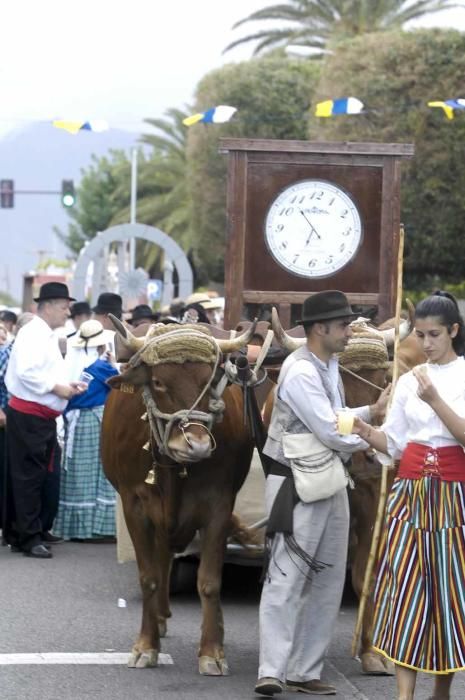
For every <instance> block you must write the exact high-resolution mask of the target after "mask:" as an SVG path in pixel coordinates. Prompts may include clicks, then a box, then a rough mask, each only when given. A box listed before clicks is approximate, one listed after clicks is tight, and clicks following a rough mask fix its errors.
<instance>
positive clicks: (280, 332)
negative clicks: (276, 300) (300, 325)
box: [271, 306, 307, 352]
mask: <svg viewBox="0 0 465 700" xmlns="http://www.w3.org/2000/svg"><path fill="white" fill-rule="evenodd" d="M271 327H272V329H273V332H274V334H275V337H276V340H277V341H278V343H279V344H280V345H281V347H283V348H285V349H286V350H290V351H291V352H293V351H294V350H298V349H299V348H301V347H302V345H305V343H306V342H307V341H306V338H291V336H290V335H288V334H287V333H286V331H285V330H284V328H283V327H282V325H281V321H280V320H279V315H278V312H277V310H276V307H275V306H273V308H272V310H271Z"/></svg>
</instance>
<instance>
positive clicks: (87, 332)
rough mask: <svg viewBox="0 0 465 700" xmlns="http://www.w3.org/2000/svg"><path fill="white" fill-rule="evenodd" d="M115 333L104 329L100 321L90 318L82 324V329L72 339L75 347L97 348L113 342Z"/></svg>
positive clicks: (72, 344)
mask: <svg viewBox="0 0 465 700" xmlns="http://www.w3.org/2000/svg"><path fill="white" fill-rule="evenodd" d="M114 337H115V334H114V332H113V331H107V330H105V329H104V327H103V326H102V324H101V323H100V321H96V320H95V319H93V318H92V319H90V320H89V321H84V323H82V324H81V327H80V329H79V330H78V332H77V333H76V335H75V336H74V337H73V339H72V341H71V347H73V348H97V347H98V346H99V345H106V344H107V343H112V342H113V339H114Z"/></svg>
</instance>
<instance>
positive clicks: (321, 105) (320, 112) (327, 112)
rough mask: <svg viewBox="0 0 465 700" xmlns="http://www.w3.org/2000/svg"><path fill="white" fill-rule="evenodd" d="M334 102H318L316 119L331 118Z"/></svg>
mask: <svg viewBox="0 0 465 700" xmlns="http://www.w3.org/2000/svg"><path fill="white" fill-rule="evenodd" d="M333 104H334V100H325V101H324V102H318V104H317V106H316V109H315V117H330V116H331V114H332V112H333Z"/></svg>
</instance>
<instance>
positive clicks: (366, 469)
mask: <svg viewBox="0 0 465 700" xmlns="http://www.w3.org/2000/svg"><path fill="white" fill-rule="evenodd" d="M409 311H410V316H409V320H403V321H402V323H401V326H400V340H401V341H405V342H408V338H409V333H410V330H411V328H412V323H413V316H412V311H411V309H409ZM351 325H352V329H353V333H354V335H353V337H352V338H351V340H350V341H349V344H348V346H347V348H346V350H345V351H344V352H343V353H341V355H340V358H339V363H340V368H341V377H342V380H343V383H344V390H345V394H346V403H347V405H348V406H350V407H356V406H363V405H367V404H368V405H369V404H373V403H375V402H376V400H377V399H378V396H379V393H380V391H381V390H382V389H383V388H384V387H385V386H386V385H387V382H388V379H389V377H390V370H391V367H390V362H389V356H388V349H389V348H391V347H392V346H393V345H394V333H395V332H394V329H393V328H392V327H391V326H392V322H386V324H385V325H386V326H387V328H384V329H382V330H381V329H376V328H373V327H370V326H367V325H366V324H365V323H364V322H358V323H357V322H355V323H353V324H351ZM272 326H273V330H274V333H275V337H276V339H277V341H278V342H279V343H280V345H282V346H283V347H284V348H286V349H287V350H291V351H293V350H296V349H297V348H298V347H300V346H301V345H302V343H304V342H305V338H302V337H300V338H297V337H295V336H291V335H289V334H288V333H286V332H285V331H284V330H283V328H282V326H281V323H280V321H279V317H278V315H277V312H276V310H275V309H273V316H272ZM291 332H292V333H293V332H294V331H291ZM299 334H302V330H300V329H299ZM270 404H271V405H270ZM271 406H272V402H271V401H270V402H268V405H267V406H266V410H265V420H266V417H267V416H271ZM349 471H350V474H351V477H352V479H353V481H354V484H355V488H354V489H349V503H350V512H351V528H350V539H349V566H350V569H351V579H352V585H353V588H354V591H355V593H356V595H357V596H358V597H360V595H361V592H362V588H363V580H364V575H365V569H366V565H367V561H368V555H369V552H370V547H371V539H372V533H373V527H374V523H375V519H376V512H377V507H378V500H379V491H380V482H381V465H380V464H379V462H378V461H377V460H376V457H375V454H374V452H373V451H372V450H367V451H366V452H356V453H354V454H353V455H352V465H351V467H350V469H349ZM394 475H395V472H394V471H390V472H389V476H388V487H390V485H391V484H392V481H393V479H394ZM373 583H374V577H373ZM372 624H373V597H372V596H370V597H369V599H368V601H367V605H366V608H365V614H364V618H363V626H362V635H361V643H360V650H359V655H360V659H361V663H362V669H363V671H364V673H368V674H373V675H384V674H391V673H392V672H393V671H392V667H391V666H392V665H391V664H390V662H389V661H388V660H387V659H384V658H383V657H382V656H381V655H380V654H378V653H377V652H375V651H374V650H373V648H372Z"/></svg>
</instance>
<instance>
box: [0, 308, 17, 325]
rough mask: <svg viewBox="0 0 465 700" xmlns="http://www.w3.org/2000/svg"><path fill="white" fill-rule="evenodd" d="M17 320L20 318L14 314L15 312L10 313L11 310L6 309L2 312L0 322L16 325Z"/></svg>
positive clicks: (0, 312)
mask: <svg viewBox="0 0 465 700" xmlns="http://www.w3.org/2000/svg"><path fill="white" fill-rule="evenodd" d="M17 320H18V317H17V315H16V314H15V313H14V311H10V310H9V309H4V310H3V311H0V321H6V322H7V323H16V321H17Z"/></svg>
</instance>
